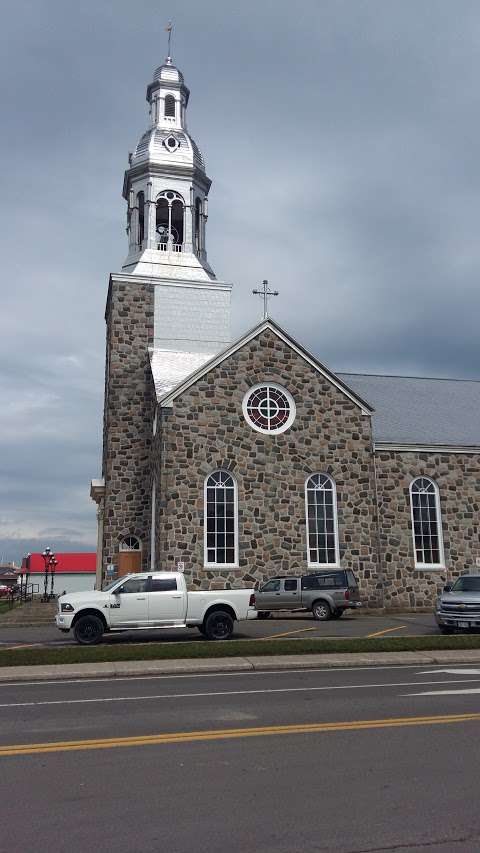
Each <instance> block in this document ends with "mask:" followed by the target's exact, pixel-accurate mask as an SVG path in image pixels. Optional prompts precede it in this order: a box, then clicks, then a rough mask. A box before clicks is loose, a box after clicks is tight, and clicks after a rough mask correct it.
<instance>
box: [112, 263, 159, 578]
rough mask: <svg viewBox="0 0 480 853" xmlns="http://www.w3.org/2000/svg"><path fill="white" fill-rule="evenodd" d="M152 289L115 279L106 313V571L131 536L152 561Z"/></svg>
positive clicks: (144, 283) (126, 279)
mask: <svg viewBox="0 0 480 853" xmlns="http://www.w3.org/2000/svg"><path fill="white" fill-rule="evenodd" d="M153 287H154V286H153V285H152V284H151V283H149V282H148V280H147V281H142V280H141V279H140V278H138V279H135V278H134V277H133V276H128V277H127V276H118V277H116V276H112V277H111V279H110V286H109V292H108V298H107V308H106V312H105V320H106V324H107V359H106V380H105V409H104V431H103V476H104V478H105V504H104V522H103V560H102V563H103V570H104V571H105V569H106V566H107V564H108V563H112V564H114V565H118V552H119V546H120V541H121V540H122V539H123V537H124V536H128V535H129V534H131V535H134V536H137V537H138V538H139V539H140V541H141V542H142V546H143V549H142V567H147V566H148V565H149V557H150V554H149V543H150V514H151V489H152V450H151V446H152V423H153V417H154V412H155V405H156V401H155V389H154V387H153V380H152V375H151V370H150V363H149V358H148V346H149V345H151V344H152V341H153Z"/></svg>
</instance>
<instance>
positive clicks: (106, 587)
mask: <svg viewBox="0 0 480 853" xmlns="http://www.w3.org/2000/svg"><path fill="white" fill-rule="evenodd" d="M117 583H118V578H115V580H114V581H110V583H107V584H106V585H105V586H102V591H103V592H110V590H111V589H112V588H113V587H114V586H116V584H117Z"/></svg>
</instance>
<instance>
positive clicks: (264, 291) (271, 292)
mask: <svg viewBox="0 0 480 853" xmlns="http://www.w3.org/2000/svg"><path fill="white" fill-rule="evenodd" d="M252 293H253V294H254V295H255V296H261V297H262V298H263V319H264V320H266V319H267V318H268V297H269V296H278V293H279V291H278V290H269V289H268V281H267V279H266V278H264V279H263V281H262V289H261V290H252Z"/></svg>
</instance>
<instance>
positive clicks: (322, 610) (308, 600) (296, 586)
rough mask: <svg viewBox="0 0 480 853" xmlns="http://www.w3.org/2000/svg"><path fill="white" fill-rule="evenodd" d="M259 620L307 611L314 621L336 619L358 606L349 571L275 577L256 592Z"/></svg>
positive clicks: (353, 582)
mask: <svg viewBox="0 0 480 853" xmlns="http://www.w3.org/2000/svg"><path fill="white" fill-rule="evenodd" d="M255 607H256V609H257V610H258V615H259V618H264V619H265V618H267V617H268V616H270V615H271V614H272V613H274V612H275V611H276V610H309V611H311V613H312V614H313V618H314V619H320V620H321V621H325V620H326V619H339V618H340V616H341V615H342V614H343V611H344V610H347V608H354V607H361V602H360V594H359V591H358V584H357V579H356V577H355V575H354V574H353V572H352V571H350V570H349V569H347V570H343V569H337V570H335V571H333V570H332V571H323V572H320V571H319V572H315V573H312V574H309V575H303V576H300V577H276V578H271V579H270V580H269V581H267V582H266V583H265V584H264V585H263V586H262V587H260V589H259V590H258V591H257V592H256V593H255Z"/></svg>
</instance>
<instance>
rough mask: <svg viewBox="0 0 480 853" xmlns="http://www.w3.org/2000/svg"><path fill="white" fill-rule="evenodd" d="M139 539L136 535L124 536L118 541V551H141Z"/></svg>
mask: <svg viewBox="0 0 480 853" xmlns="http://www.w3.org/2000/svg"><path fill="white" fill-rule="evenodd" d="M141 550H142V546H141V543H140V539H138V538H137V537H136V536H124V537H123V539H122V541H121V542H120V551H141Z"/></svg>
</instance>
